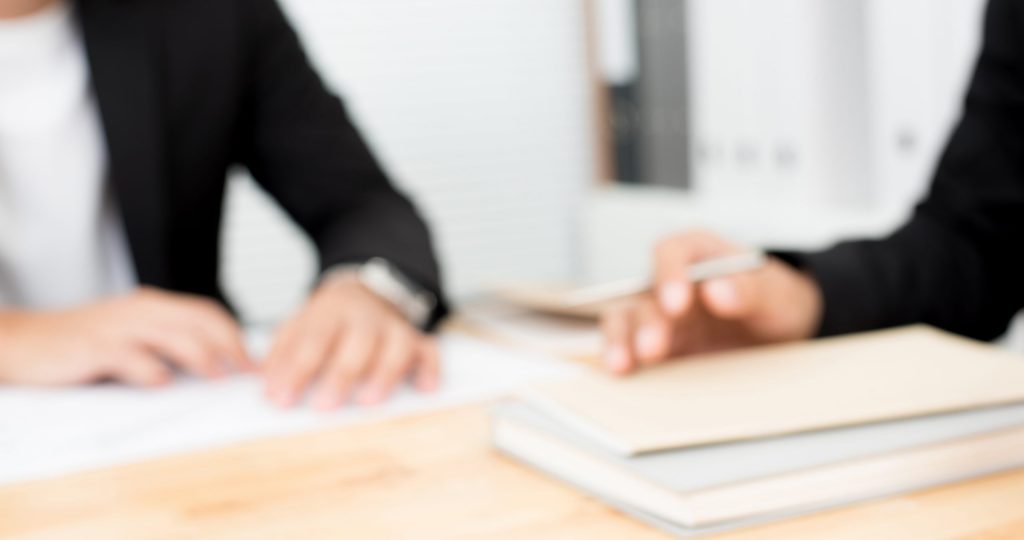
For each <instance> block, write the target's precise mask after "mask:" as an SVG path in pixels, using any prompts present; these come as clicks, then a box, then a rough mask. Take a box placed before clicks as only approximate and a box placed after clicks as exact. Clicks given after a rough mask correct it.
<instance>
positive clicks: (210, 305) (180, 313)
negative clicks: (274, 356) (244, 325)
mask: <svg viewBox="0 0 1024 540" xmlns="http://www.w3.org/2000/svg"><path fill="white" fill-rule="evenodd" d="M167 297H168V302H169V303H170V305H171V306H172V308H171V309H167V310H164V312H165V313H166V316H168V317H174V319H175V320H176V321H177V322H178V323H183V324H187V325H188V326H189V327H190V328H192V329H193V330H194V331H196V332H199V333H201V334H203V335H204V336H205V337H206V342H207V343H208V344H209V345H210V346H212V347H213V348H214V349H215V352H216V355H217V356H218V363H219V362H226V363H227V364H228V365H230V366H231V367H234V368H235V369H238V370H241V371H252V370H254V369H255V364H253V362H252V359H251V358H250V357H249V353H248V351H247V350H246V348H245V340H244V338H243V336H242V329H241V327H240V326H239V325H238V322H237V321H235V319H234V317H232V316H231V314H230V313H228V311H227V310H226V309H224V307H223V306H221V305H220V304H219V303H217V302H216V301H213V300H210V299H207V298H202V297H198V296H188V295H167Z"/></svg>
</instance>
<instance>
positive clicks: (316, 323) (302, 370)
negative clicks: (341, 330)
mask: <svg viewBox="0 0 1024 540" xmlns="http://www.w3.org/2000/svg"><path fill="white" fill-rule="evenodd" d="M298 325H299V326H298V328H297V330H296V334H295V336H294V337H293V338H292V345H291V346H290V348H289V349H287V350H286V351H285V352H284V353H283V356H281V357H280V358H279V359H277V360H276V361H275V366H276V369H274V371H272V372H269V373H268V374H267V377H268V381H267V384H268V389H269V390H268V391H269V397H270V399H271V400H272V401H273V402H274V403H276V404H277V405H278V406H281V407H291V406H293V405H295V404H296V403H297V402H298V401H299V398H300V397H301V396H302V394H303V392H305V390H306V388H307V387H308V386H309V383H310V382H311V381H312V380H313V378H314V377H316V375H317V373H318V372H319V371H320V370H321V367H322V366H323V365H324V364H325V363H326V361H327V357H328V354H329V352H330V351H331V349H332V348H333V347H334V344H335V342H336V340H337V338H338V336H337V334H338V329H337V327H336V326H335V325H333V324H331V323H329V322H326V321H324V320H322V319H318V320H313V318H306V319H303V320H301V321H300V322H299V323H298Z"/></svg>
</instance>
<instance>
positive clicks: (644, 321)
mask: <svg viewBox="0 0 1024 540" xmlns="http://www.w3.org/2000/svg"><path fill="white" fill-rule="evenodd" d="M633 328H634V331H633V343H632V347H633V358H635V359H637V360H638V361H639V362H640V363H641V364H644V365H651V364H655V363H657V362H660V361H662V360H664V359H665V358H667V357H668V353H669V347H670V345H671V339H672V335H671V324H670V323H669V321H668V320H667V319H666V316H665V315H664V314H663V313H662V311H661V310H660V309H659V308H658V305H657V303H656V302H655V301H654V300H653V299H652V298H650V297H646V298H644V299H643V300H641V301H640V302H638V304H637V306H636V310H635V312H634V319H633Z"/></svg>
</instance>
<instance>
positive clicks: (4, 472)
mask: <svg viewBox="0 0 1024 540" xmlns="http://www.w3.org/2000/svg"><path fill="white" fill-rule="evenodd" d="M253 341H255V342H261V341H265V340H264V339H263V338H262V336H255V337H254V339H253ZM255 347H256V346H255V345H254V348H255ZM441 347H442V353H443V355H444V384H443V386H442V388H441V389H440V390H439V391H438V392H436V393H434V394H431V395H418V394H416V393H415V392H414V391H413V390H410V389H404V388H403V389H402V390H401V391H400V392H399V393H398V394H397V395H396V396H394V397H393V398H392V400H391V401H390V402H388V403H387V404H385V405H382V406H379V407H376V408H357V407H349V408H345V409H341V410H339V411H337V412H334V413H320V412H316V411H313V410H311V409H308V408H296V409H293V410H290V411H281V410H278V409H276V408H275V407H273V406H271V405H270V404H268V403H267V402H266V401H265V400H264V399H263V392H262V386H261V381H260V380H259V379H257V378H256V377H252V376H239V377H233V378H228V379H224V380H221V381H214V382H206V381H198V380H189V379H183V380H180V381H177V382H175V383H174V384H173V385H171V386H169V387H166V388H163V389H158V390H136V389H131V388H127V387H123V386H117V385H97V386H92V387H84V388H72V389H52V390H51V389H20V388H0V484H3V483H11V482H17V481H22V480H31V479H36V478H42V477H50V476H56V475H61V474H67V473H70V472H74V471H79V470H84V469H91V468H96V467H103V466H109V465H115V464H120V463H126V462H131V461H138V460H142V459H148V458H153V457H159V456H162V455H168V454H172V453H177V452H182V451H188V450H196V449H201V448H206V447H210V446H216V445H222V444H227V443H232V442H237V441H243V440H251V439H256V438H260V437H266V436H272V435H283V434H288V433H297V432H302V431H308V430H314V429H322V428H328V427H335V426H341V425H346V424H352V423H357V422H364V421H368V420H375V419H381V418H386V417H391V416H395V415H401V414H407V413H411V412H419V411H425V410H430V409H436V408H441V407H445V406H451V405H456V404H460V403H466V402H471V401H476V400H481V399H487V398H491V397H496V396H499V395H502V394H504V393H506V392H508V391H509V390H511V389H512V388H514V387H516V386H519V385H521V384H523V383H526V382H531V381H537V380H543V379H547V378H551V377H561V376H564V375H568V374H571V373H573V372H575V371H576V370H578V369H579V368H578V367H575V366H571V365H569V364H567V363H563V362H559V361H557V360H554V359H546V358H541V357H537V356H535V355H526V354H522V353H515V352H511V351H508V350H504V349H501V348H498V347H494V346H491V345H488V344H486V343H483V342H480V341H476V340H473V339H470V338H466V337H461V336H456V335H447V336H445V337H444V338H442V343H441Z"/></svg>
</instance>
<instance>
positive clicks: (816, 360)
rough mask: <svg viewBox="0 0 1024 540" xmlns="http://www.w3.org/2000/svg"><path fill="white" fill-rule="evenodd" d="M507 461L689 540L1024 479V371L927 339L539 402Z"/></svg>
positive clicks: (787, 355) (500, 431) (559, 391)
mask: <svg viewBox="0 0 1024 540" xmlns="http://www.w3.org/2000/svg"><path fill="white" fill-rule="evenodd" d="M493 440H494V444H495V446H496V447H497V448H498V449H500V450H501V451H503V452H504V453H506V454H508V455H510V456H512V457H514V458H516V459H518V460H520V461H522V462H524V463H526V464H528V465H530V466H532V467H535V468H537V469H539V470H540V471H543V472H544V473H547V474H548V475H550V476H552V477H554V478H557V479H559V480H561V481H564V482H567V483H569V484H571V485H573V486H575V487H577V488H579V489H581V490H583V491H585V492H588V493H590V494H592V495H594V496H595V497H598V498H600V499H602V500H604V501H607V502H608V503H609V504H611V505H614V506H616V507H618V508H620V509H621V510H623V511H625V512H627V513H629V514H632V515H635V516H637V517H639V518H641V519H644V520H647V521H650V522H652V523H654V524H656V525H658V526H660V527H663V528H664V529H666V530H668V531H671V532H673V533H676V534H678V535H680V536H693V535H699V534H704V533H709V532H718V531H721V530H724V529H729V528H734V527H739V526H747V525H752V524H756V523H760V522H764V521H768V520H773V519H778V518H780V517H786V516H792V515H797V514H803V513H807V512H811V511H815V510H820V509H824V508H829V507H834V506H837V505H842V504H848V503H851V502H855V501H861V500H865V499H872V498H876V497H882V496H886V495H892V494H896V493H902V492H906V491H909V490H916V489H921V488H925V487H930V486H935V485H940V484H944V483H948V482H955V481H958V480H963V479H967V478H971V477H975V476H979V475H984V474H990V473H994V472H998V471H1003V470H1007V469H1010V468H1015V467H1019V466H1024V358H1022V357H1018V356H1015V355H1013V354H1010V353H1009V352H1005V351H1002V350H1000V349H996V348H994V347H991V346H988V345H985V344H981V343H977V342H974V341H970V340H967V339H964V338H960V337H956V336H952V335H949V334H945V333H942V332H940V331H938V330H935V329H931V328H927V327H909V328H902V329H895V330H885V331H879V332H874V333H869V334H863V335H855V336H846V337H838V338H829V339H824V340H818V341H814V342H808V343H801V344H787V345H777V346H769V347H763V348H755V349H746V350H740V351H734V352H727V353H717V354H711V355H703V356H700V357H693V358H687V359H684V360H680V361H677V362H673V363H669V364H666V365H664V366H663V367H660V368H656V369H651V370H649V371H645V372H643V373H640V374H638V375H635V376H632V377H629V378H625V379H618V378H615V377H613V376H606V375H604V374H601V373H596V372H595V373H588V374H586V375H583V376H581V377H577V378H573V379H570V380H565V381H557V382H548V383H544V384H541V385H537V386H534V387H531V388H528V389H525V390H524V391H523V392H522V393H521V395H520V396H519V397H518V398H517V399H514V400H509V401H508V402H505V403H502V404H500V405H499V406H497V407H496V409H495V411H494V426H493Z"/></svg>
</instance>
